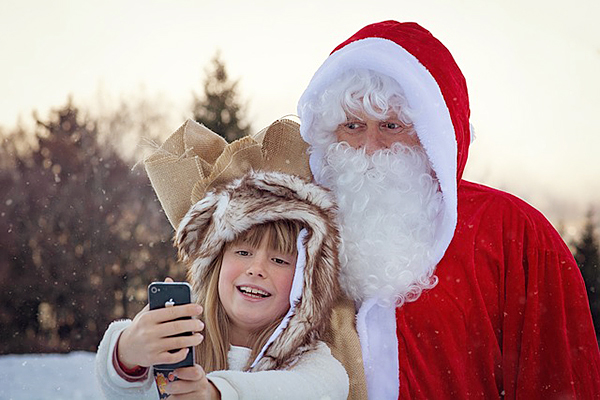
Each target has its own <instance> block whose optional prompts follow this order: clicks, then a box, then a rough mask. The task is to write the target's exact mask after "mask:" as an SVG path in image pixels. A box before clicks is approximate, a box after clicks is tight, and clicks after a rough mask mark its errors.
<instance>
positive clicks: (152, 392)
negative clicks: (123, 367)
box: [96, 320, 158, 400]
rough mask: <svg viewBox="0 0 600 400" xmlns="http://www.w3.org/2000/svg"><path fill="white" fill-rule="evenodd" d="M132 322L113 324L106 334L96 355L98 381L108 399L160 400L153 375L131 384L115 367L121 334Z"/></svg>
mask: <svg viewBox="0 0 600 400" xmlns="http://www.w3.org/2000/svg"><path fill="white" fill-rule="evenodd" d="M129 324H131V321H130V320H120V321H115V322H113V323H111V324H110V325H109V327H108V329H107V330H106V332H105V333H104V337H103V338H102V341H101V342H100V345H99V346H98V352H97V353H96V379H97V381H98V383H99V386H100V389H101V390H102V392H103V393H104V397H105V398H106V399H109V400H110V399H115V400H116V399H153V400H154V399H158V391H157V390H156V388H155V387H154V381H153V379H152V373H150V374H148V376H147V378H146V379H145V380H142V381H135V382H129V381H127V380H125V379H124V378H123V377H121V376H120V375H119V373H118V372H117V371H116V369H115V367H114V365H113V353H114V351H115V346H116V345H117V340H118V339H119V336H120V335H121V332H123V330H124V329H125V328H127V327H128V326H129Z"/></svg>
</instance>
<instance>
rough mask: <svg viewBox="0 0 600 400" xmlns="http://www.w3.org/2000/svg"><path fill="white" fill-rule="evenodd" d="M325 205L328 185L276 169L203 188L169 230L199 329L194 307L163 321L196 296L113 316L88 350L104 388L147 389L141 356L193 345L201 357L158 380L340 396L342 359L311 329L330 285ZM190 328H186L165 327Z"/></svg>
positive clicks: (221, 389)
mask: <svg viewBox="0 0 600 400" xmlns="http://www.w3.org/2000/svg"><path fill="white" fill-rule="evenodd" d="M333 212H334V205H333V203H332V201H331V197H330V195H329V193H328V192H327V191H326V190H324V189H322V188H320V187H318V186H316V185H313V184H311V183H308V182H306V181H304V180H303V179H301V178H298V177H295V176H292V175H287V174H283V173H279V172H250V173H247V174H246V175H244V176H243V177H242V178H240V179H237V180H235V181H233V182H231V183H229V184H227V185H226V186H224V187H221V188H219V189H216V190H213V191H211V192H209V193H208V194H207V195H206V196H205V197H204V198H203V199H202V200H200V201H199V202H197V203H196V204H195V205H193V206H192V208H191V209H190V210H189V211H188V213H187V214H186V215H185V217H184V218H183V219H182V221H181V223H180V224H179V227H178V230H177V233H176V237H175V244H176V245H177V247H178V250H179V256H180V259H182V260H183V261H184V262H186V263H187V265H188V267H189V270H188V278H189V280H190V282H191V283H192V287H193V292H194V294H195V295H196V297H197V299H196V300H197V303H198V305H201V306H202V307H203V308H204V312H203V316H204V322H205V324H206V327H205V329H204V332H205V333H204V340H202V335H201V334H200V333H199V331H201V330H202V328H203V324H202V322H201V321H199V320H198V319H192V320H188V321H172V322H168V321H171V320H173V319H175V318H178V317H182V316H195V315H197V314H199V310H198V309H197V308H196V307H197V305H185V306H176V307H172V308H170V309H162V310H153V311H149V310H147V309H144V310H142V311H141V312H140V313H139V314H138V315H137V316H136V317H135V318H134V320H133V322H132V321H117V322H114V323H113V324H111V326H110V327H109V329H108V330H107V332H106V334H105V337H104V339H103V340H102V342H101V344H100V347H99V349H98V356H97V360H98V365H97V371H98V377H99V379H100V382H101V386H102V389H103V390H104V393H105V394H106V396H107V397H109V398H128V397H129V398H140V397H144V398H156V397H157V393H158V392H157V391H156V389H155V388H154V387H153V380H152V379H151V378H150V377H151V376H152V374H151V373H148V369H149V367H151V366H152V365H154V364H161V363H174V362H177V361H180V360H182V359H183V358H184V357H185V355H186V353H187V349H186V347H187V346H197V347H196V362H197V364H199V365H195V366H193V367H189V368H181V369H178V370H176V371H175V376H177V377H178V379H179V380H177V381H174V382H170V383H169V384H168V385H167V386H166V391H167V393H171V394H173V396H172V397H174V398H176V399H177V398H190V399H191V398H194V399H199V398H207V399H210V398H219V396H220V398H223V399H235V398H240V399H254V398H255V399H269V398H271V399H274V398H285V399H294V398H297V399H307V398H324V397H327V398H331V399H346V398H347V395H348V377H347V375H346V373H345V370H344V369H343V367H342V366H341V364H340V363H339V362H337V360H335V359H334V358H333V356H332V355H331V353H330V351H329V348H328V347H327V346H326V345H325V344H324V343H323V342H320V341H319V340H318V338H319V336H320V335H321V334H322V332H323V330H324V329H325V327H326V326H327V324H328V322H329V316H330V308H331V306H332V304H333V301H334V300H335V298H336V296H337V294H338V283H337V273H338V268H339V266H338V259H337V257H338V256H337V246H338V232H337V229H336V227H335V226H334V224H333ZM187 331H192V332H195V333H194V334H193V335H192V336H187V337H185V336H184V337H177V338H173V337H168V336H172V335H174V334H177V333H180V332H187ZM173 349H181V350H178V351H177V352H175V353H169V352H168V350H173ZM250 372H251V373H250ZM184 394H186V397H179V395H184Z"/></svg>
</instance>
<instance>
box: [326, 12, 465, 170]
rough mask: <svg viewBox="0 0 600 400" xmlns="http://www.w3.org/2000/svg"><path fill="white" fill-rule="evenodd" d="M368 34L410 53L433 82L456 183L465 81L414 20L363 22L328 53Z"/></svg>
mask: <svg viewBox="0 0 600 400" xmlns="http://www.w3.org/2000/svg"><path fill="white" fill-rule="evenodd" d="M370 37H378V38H383V39H388V40H391V41H393V42H395V43H396V44H397V45H399V46H400V47H402V48H404V49H405V50H406V51H408V52H409V53H410V54H412V55H413V56H414V57H415V58H416V59H417V60H419V62H420V63H421V64H422V65H423V66H424V67H425V68H426V69H427V71H429V73H430V74H431V75H432V76H433V78H434V79H435V81H436V82H437V84H438V86H439V88H440V90H441V92H442V95H443V96H444V101H445V103H446V107H448V110H449V112H450V118H451V119H452V125H453V126H454V134H455V135H456V142H457V153H458V154H457V182H459V181H460V179H461V178H462V174H463V171H464V169H465V164H466V163H467V156H468V153H469V144H470V143H471V130H470V125H469V116H470V114H471V111H470V109H469V95H468V92H467V83H466V81H465V77H464V76H463V74H462V72H461V71H460V68H458V65H457V64H456V62H455V61H454V58H453V57H452V54H450V51H448V49H447V48H446V47H445V46H444V45H443V44H442V43H441V42H440V41H439V40H437V39H436V38H435V37H434V36H433V35H432V34H431V33H430V32H429V31H428V30H426V29H425V28H423V27H422V26H420V25H419V24H416V23H414V22H405V23H401V22H396V21H384V22H379V23H375V24H371V25H367V26H365V27H364V28H362V29H361V30H359V31H358V32H356V33H355V34H354V35H352V36H351V37H350V38H349V39H348V40H346V41H345V42H343V43H342V44H340V45H339V46H337V47H336V48H335V49H334V50H333V51H332V54H333V53H335V52H336V51H338V50H339V49H341V48H342V47H344V46H346V45H347V44H349V43H352V42H355V41H357V40H361V39H366V38H370Z"/></svg>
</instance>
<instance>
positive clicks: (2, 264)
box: [0, 58, 600, 354]
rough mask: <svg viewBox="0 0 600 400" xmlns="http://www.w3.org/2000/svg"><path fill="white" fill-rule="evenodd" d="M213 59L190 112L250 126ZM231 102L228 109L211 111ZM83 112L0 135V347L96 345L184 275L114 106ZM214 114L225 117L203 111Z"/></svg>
mask: <svg viewBox="0 0 600 400" xmlns="http://www.w3.org/2000/svg"><path fill="white" fill-rule="evenodd" d="M213 64H214V67H215V68H214V71H216V72H219V73H220V74H221V75H215V76H220V77H221V78H220V79H223V82H222V83H223V85H222V86H221V87H220V88H219V87H217V88H215V87H214V85H205V88H204V90H205V96H204V97H203V98H197V99H196V101H195V104H194V105H193V111H194V115H195V118H196V120H198V121H200V122H202V123H204V124H205V125H207V126H209V127H211V128H212V129H214V130H215V131H217V132H220V133H222V132H227V135H226V136H227V139H228V140H233V139H235V138H236V137H238V136H239V135H242V134H244V133H246V132H248V131H250V127H249V126H248V124H244V123H240V121H241V120H242V113H241V111H240V109H241V108H240V106H239V104H238V103H237V102H236V101H233V102H232V99H233V100H235V98H236V93H235V83H233V84H231V83H228V82H227V76H226V74H224V71H223V70H219V68H224V66H223V65H222V63H221V62H220V61H219V60H218V58H215V60H213ZM223 76H224V78H223ZM214 79H216V78H214ZM214 79H213V80H212V82H213V83H214ZM207 94H210V96H208V95H207ZM211 96H212V97H211ZM226 96H229V100H227V101H224V100H223V98H224V97H226ZM209 99H213V100H209ZM215 101H220V102H221V103H216V104H215V103H214V102H215ZM231 104H233V105H234V106H235V107H234V109H228V110H227V113H218V112H208V111H210V110H213V111H214V110H219V109H220V108H219V107H229V106H230V105H231ZM207 110H208V111H207ZM84 114H85V113H84V112H83V111H82V110H80V109H79V108H78V107H76V106H74V105H73V104H71V102H68V103H67V104H66V105H65V106H63V107H62V108H60V109H58V110H56V111H54V112H52V114H51V115H50V116H48V118H47V119H46V120H40V119H38V120H37V122H36V127H35V128H32V129H31V130H27V129H24V128H18V129H15V130H14V131H13V132H10V133H8V132H4V133H3V136H2V137H0V139H2V141H1V142H0V282H1V283H2V284H1V290H0V354H8V353H35V352H68V351H73V350H87V351H95V350H96V347H97V345H98V343H99V341H100V339H101V337H102V335H103V333H104V331H105V330H106V328H107V326H108V324H109V323H110V322H111V321H113V320H115V319H118V318H131V317H133V316H134V315H135V314H136V313H137V312H138V311H139V310H140V309H141V308H142V307H143V306H144V305H145V303H146V287H147V285H148V284H149V283H150V282H152V281H155V280H162V279H164V278H165V277H166V276H171V277H173V278H174V279H184V278H185V271H184V270H183V268H182V267H181V266H180V265H178V264H177V263H176V252H175V249H174V248H173V246H172V243H171V237H172V234H173V229H172V228H171V226H170V225H169V223H168V221H167V218H166V217H165V215H164V213H163V211H162V210H161V207H160V204H159V202H158V200H157V199H156V195H155V193H154V191H153V190H152V188H151V186H150V182H149V180H148V178H147V176H146V173H145V171H144V168H143V166H141V165H139V166H137V167H135V168H132V167H133V165H132V164H135V162H136V161H139V157H138V159H137V160H136V159H135V157H134V158H133V159H132V158H128V157H127V156H124V152H122V151H121V150H122V149H121V148H120V147H121V146H123V144H122V141H120V140H116V139H115V137H117V136H119V135H116V134H115V132H117V131H119V129H117V126H121V127H122V126H123V118H122V115H121V117H120V118H121V120H120V121H117V120H107V119H106V118H105V119H99V118H96V119H94V118H92V117H89V116H86V115H84ZM223 116H225V117H226V118H225V119H226V121H224V120H223V119H221V120H213V121H211V120H210V118H214V119H218V118H222V117H223ZM232 116H233V122H232ZM148 122H149V121H145V123H148ZM225 122H226V123H227V124H229V126H228V127H225V126H224V125H223V124H224V123H225ZM119 124H121V125H119ZM235 127H239V128H240V129H239V130H238V131H237V133H236V132H233V133H232V131H231V129H234V128H235ZM121 130H122V129H121ZM136 130H138V131H142V132H143V131H145V129H144V128H143V127H142V128H140V126H138V127H136ZM583 212H584V211H582V213H583ZM587 221H588V223H587V224H586V227H585V228H584V230H583V233H582V235H581V236H580V238H579V239H578V241H577V242H576V243H572V248H573V249H574V251H575V258H576V259H577V262H578V264H579V266H580V268H581V270H582V273H583V275H584V279H585V282H586V285H587V290H588V296H589V298H590V304H591V306H592V311H593V315H594V319H595V326H596V332H597V333H600V295H599V294H598V291H599V290H600V278H599V276H600V274H599V268H598V238H597V235H596V231H595V226H596V225H595V223H594V216H593V214H592V213H591V212H589V213H588V218H587Z"/></svg>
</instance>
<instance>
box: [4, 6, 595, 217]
mask: <svg viewBox="0 0 600 400" xmlns="http://www.w3.org/2000/svg"><path fill="white" fill-rule="evenodd" d="M385 19H395V20H398V21H415V22H418V23H420V24H421V25H423V26H424V27H426V28H427V29H429V30H430V31H431V32H432V33H433V34H434V35H435V36H436V37H437V38H438V39H440V40H441V41H442V43H444V44H445V45H446V46H447V47H448V48H449V49H450V51H451V52H452V53H453V55H454V57H455V59H456V60H457V62H458V64H459V66H460V67H461V69H462V71H463V73H464V75H465V76H466V79H467V84H468V86H469V92H470V99H471V110H472V119H471V122H472V123H473V125H474V127H475V131H476V133H477V139H476V141H475V142H474V143H473V145H472V147H471V155H470V160H469V163H468V164H467V171H466V177H467V178H469V179H471V180H476V181H479V182H484V183H487V184H490V185H493V186H496V187H500V188H504V189H509V190H510V191H511V192H513V193H515V194H517V195H519V196H520V197H523V198H525V199H527V200H528V201H530V202H531V203H533V205H534V206H536V207H537V208H539V209H541V211H543V212H544V213H546V214H547V215H548V216H549V217H550V218H551V219H552V220H553V222H555V224H556V223H558V222H560V220H563V219H566V220H571V219H572V218H573V216H577V215H581V216H583V214H584V212H585V210H586V208H587V207H588V205H589V204H590V203H591V202H594V201H595V202H596V204H598V205H600V179H599V178H600V161H598V160H599V159H600V156H599V152H600V118H599V117H598V115H600V76H599V74H600V24H599V23H598V20H599V19H600V1H598V0H572V1H569V2H565V1H556V0H488V1H481V0H419V1H414V0H411V1H405V0H395V1H383V0H380V1H377V0H372V1H368V2H365V1H364V0H363V1H358V0H345V1H332V0H314V1H311V0H305V1H302V2H293V3H292V2H286V1H270V0H254V1H242V0H234V1H221V0H218V1H217V0H215V1H211V0H194V1H193V0H169V1H167V0H164V1H158V0H130V1H128V0H104V1H82V0H78V1H67V0H54V1H44V0H9V1H7V0H0V51H1V54H2V62H1V63H0V77H1V78H0V125H2V126H4V127H5V128H10V127H12V126H14V125H15V124H16V122H17V120H18V118H19V117H20V118H21V120H22V121H24V122H27V121H28V120H31V111H32V110H34V109H35V110H38V111H39V113H40V115H41V116H46V115H47V113H48V111H49V110H50V109H51V108H53V107H54V108H56V107H58V106H61V105H63V104H65V102H66V99H67V97H68V96H69V95H72V96H73V99H74V101H75V103H76V104H87V105H90V104H94V101H96V100H97V97H98V96H99V93H101V94H102V95H104V96H105V97H106V99H109V100H110V101H112V100H114V99H117V98H118V97H119V96H121V95H125V96H132V95H135V94H136V93H138V94H139V93H140V92H141V93H142V94H143V95H144V96H148V97H150V98H159V99H160V101H162V102H163V104H164V107H165V108H168V112H169V113H171V114H172V115H174V119H173V126H172V127H171V128H172V130H174V129H175V128H176V127H177V126H178V125H179V124H180V123H181V122H183V120H184V118H186V117H187V116H189V115H186V112H187V110H189V109H190V103H191V99H192V91H193V90H195V91H197V92H199V91H200V90H201V86H200V82H201V80H202V78H203V69H204V68H205V66H206V65H207V64H208V63H209V60H210V59H211V58H212V57H213V56H214V54H215V52H216V51H217V49H220V51H221V55H222V58H223V60H224V61H225V62H226V65H227V67H228V69H229V72H230V75H231V76H232V77H233V78H235V79H239V80H240V84H239V85H240V86H239V88H240V94H241V95H242V97H243V98H244V99H245V100H247V101H248V104H249V114H250V116H251V122H252V123H253V126H254V128H255V129H260V128H262V127H264V126H266V125H268V124H269V123H270V122H272V121H273V120H274V119H276V118H278V117H281V116H284V115H286V114H291V113H295V112H296V102H297V99H298V98H299V96H300V94H301V93H302V91H303V90H304V88H305V87H306V85H307V84H308V81H309V80H310V78H311V76H312V74H313V73H314V72H315V70H316V69H317V68H318V67H319V65H320V64H321V63H322V62H323V60H324V59H325V58H326V56H327V55H328V54H329V52H330V51H331V50H332V49H333V48H334V47H335V46H337V45H338V44H339V43H340V42H342V41H343V40H345V39H346V38H347V37H349V36H350V35H351V34H353V33H354V32H355V31H357V30H358V29H360V28H361V27H362V26H364V25H366V24H368V23H372V22H377V21H381V20H385Z"/></svg>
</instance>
